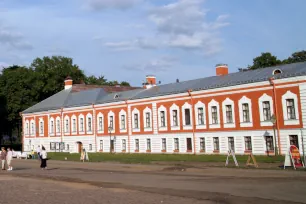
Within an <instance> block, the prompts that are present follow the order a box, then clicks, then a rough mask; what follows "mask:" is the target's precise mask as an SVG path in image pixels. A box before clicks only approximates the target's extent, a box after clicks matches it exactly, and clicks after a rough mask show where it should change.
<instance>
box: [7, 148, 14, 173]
mask: <svg viewBox="0 0 306 204" xmlns="http://www.w3.org/2000/svg"><path fill="white" fill-rule="evenodd" d="M12 159H13V152H12V151H11V148H7V154H6V163H7V167H8V169H7V170H8V171H12V170H13V167H12Z"/></svg>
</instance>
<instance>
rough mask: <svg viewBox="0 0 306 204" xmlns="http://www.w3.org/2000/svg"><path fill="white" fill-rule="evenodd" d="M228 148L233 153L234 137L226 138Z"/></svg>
mask: <svg viewBox="0 0 306 204" xmlns="http://www.w3.org/2000/svg"><path fill="white" fill-rule="evenodd" d="M228 148H229V149H231V150H232V151H235V141H234V137H229V138H228Z"/></svg>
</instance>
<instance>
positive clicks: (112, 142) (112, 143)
mask: <svg viewBox="0 0 306 204" xmlns="http://www.w3.org/2000/svg"><path fill="white" fill-rule="evenodd" d="M110 145H111V152H114V140H111V144H110Z"/></svg>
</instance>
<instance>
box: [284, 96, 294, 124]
mask: <svg viewBox="0 0 306 204" xmlns="http://www.w3.org/2000/svg"><path fill="white" fill-rule="evenodd" d="M286 103H287V116H288V119H289V120H290V119H291V120H292V119H296V116H295V107H294V100H293V99H287V100H286Z"/></svg>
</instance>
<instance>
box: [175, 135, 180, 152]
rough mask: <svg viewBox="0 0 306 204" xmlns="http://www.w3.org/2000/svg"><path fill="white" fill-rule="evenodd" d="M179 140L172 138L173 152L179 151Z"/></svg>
mask: <svg viewBox="0 0 306 204" xmlns="http://www.w3.org/2000/svg"><path fill="white" fill-rule="evenodd" d="M179 146H180V145H179V139H178V138H174V150H176V151H179Z"/></svg>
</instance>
